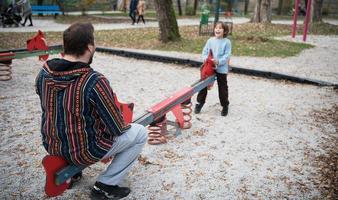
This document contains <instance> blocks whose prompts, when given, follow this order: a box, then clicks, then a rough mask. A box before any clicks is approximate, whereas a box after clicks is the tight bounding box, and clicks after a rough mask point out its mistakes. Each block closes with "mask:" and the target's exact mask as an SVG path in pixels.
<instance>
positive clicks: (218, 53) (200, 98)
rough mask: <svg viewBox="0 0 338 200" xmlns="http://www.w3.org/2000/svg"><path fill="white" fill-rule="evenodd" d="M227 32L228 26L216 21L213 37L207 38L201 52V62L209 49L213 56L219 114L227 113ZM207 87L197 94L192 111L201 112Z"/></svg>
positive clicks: (228, 55) (228, 41)
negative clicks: (219, 105)
mask: <svg viewBox="0 0 338 200" xmlns="http://www.w3.org/2000/svg"><path fill="white" fill-rule="evenodd" d="M228 33H229V27H228V26H227V25H226V24H225V23H223V22H217V23H216V25H215V28H214V34H215V36H214V37H211V38H209V39H208V41H207V43H206V44H205V46H204V48H203V52H202V59H203V62H205V61H206V59H207V58H208V55H209V51H210V50H211V51H212V54H213V56H214V58H213V62H214V65H215V66H216V67H215V70H216V77H217V84H218V96H219V100H220V103H221V106H222V111H221V115H222V116H226V115H227V114H228V108H229V99H228V82H227V74H228V72H229V59H230V55H231V41H230V40H229V39H228V38H226V37H227V35H228ZM207 93H208V88H207V87H205V88H204V89H202V90H201V91H200V92H199V93H198V95H197V104H196V105H195V110H194V112H195V113H196V114H198V113H200V112H201V109H202V107H203V105H204V103H205V100H206V98H207Z"/></svg>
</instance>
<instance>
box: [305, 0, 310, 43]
mask: <svg viewBox="0 0 338 200" xmlns="http://www.w3.org/2000/svg"><path fill="white" fill-rule="evenodd" d="M310 16H311V0H308V2H307V6H306V16H305V20H304V29H303V41H304V42H305V41H306V36H307V31H308V26H309V21H310Z"/></svg>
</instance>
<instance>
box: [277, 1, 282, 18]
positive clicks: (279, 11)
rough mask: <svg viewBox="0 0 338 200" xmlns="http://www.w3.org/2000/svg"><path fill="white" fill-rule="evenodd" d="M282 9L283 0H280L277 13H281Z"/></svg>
mask: <svg viewBox="0 0 338 200" xmlns="http://www.w3.org/2000/svg"><path fill="white" fill-rule="evenodd" d="M282 10H283V0H279V2H278V10H277V15H281V14H282Z"/></svg>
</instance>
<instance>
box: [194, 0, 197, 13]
mask: <svg viewBox="0 0 338 200" xmlns="http://www.w3.org/2000/svg"><path fill="white" fill-rule="evenodd" d="M197 6H198V0H194V15H196V11H197Z"/></svg>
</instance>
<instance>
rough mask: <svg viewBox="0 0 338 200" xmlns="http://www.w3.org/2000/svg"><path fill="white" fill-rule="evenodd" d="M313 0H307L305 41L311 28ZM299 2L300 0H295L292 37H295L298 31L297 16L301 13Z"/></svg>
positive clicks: (304, 29)
mask: <svg viewBox="0 0 338 200" xmlns="http://www.w3.org/2000/svg"><path fill="white" fill-rule="evenodd" d="M311 1H312V0H307V5H306V15H305V19H304V28H303V41H304V42H305V41H306V36H307V32H308V28H309V22H310V16H311ZM299 4H300V0H295V8H294V12H293V25H292V33H291V35H292V38H295V36H296V33H297V17H298V13H299Z"/></svg>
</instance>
